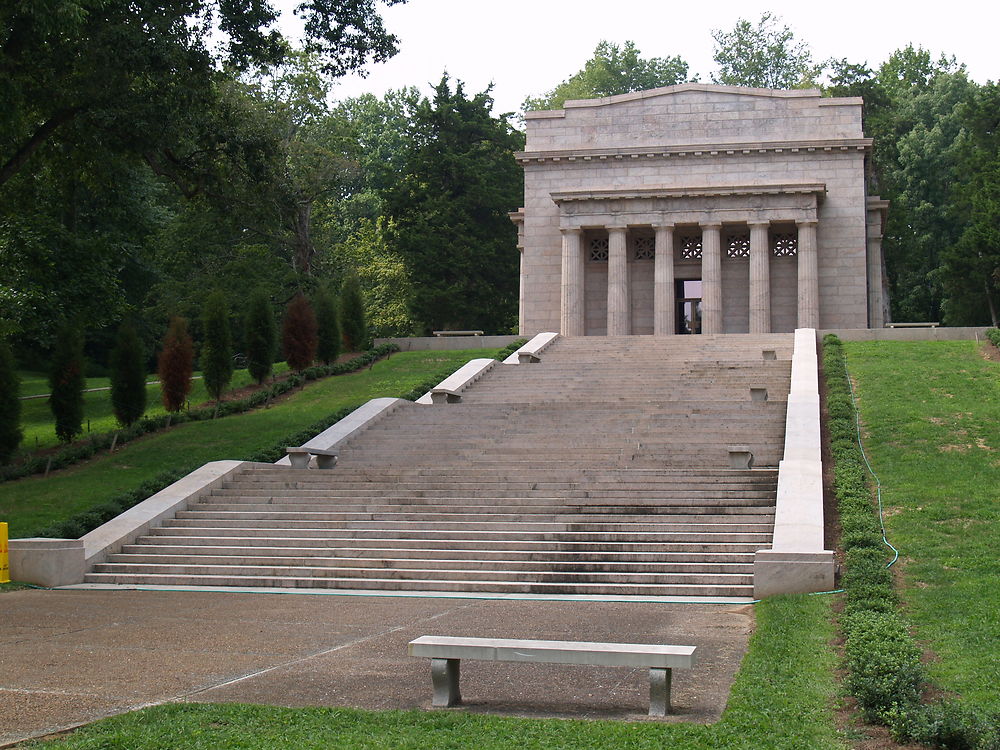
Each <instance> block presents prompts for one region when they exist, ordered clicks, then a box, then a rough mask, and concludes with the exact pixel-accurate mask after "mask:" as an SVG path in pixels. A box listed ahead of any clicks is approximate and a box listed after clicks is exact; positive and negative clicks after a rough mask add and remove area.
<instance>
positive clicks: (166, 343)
mask: <svg viewBox="0 0 1000 750" xmlns="http://www.w3.org/2000/svg"><path fill="white" fill-rule="evenodd" d="M193 370H194V342H192V341H191V334H189V333H188V329H187V320H186V319H184V318H171V319H170V327H169V328H168V329H167V335H166V336H165V337H164V338H163V350H162V351H161V352H160V357H159V360H158V361H157V368H156V371H157V373H158V374H159V377H160V393H161V395H162V398H163V408H165V409H166V410H167V411H168V412H178V411H180V410H181V409H183V408H184V402H185V401H187V397H188V394H189V393H190V392H191V373H192V372H193Z"/></svg>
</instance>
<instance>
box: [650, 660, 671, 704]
mask: <svg viewBox="0 0 1000 750" xmlns="http://www.w3.org/2000/svg"><path fill="white" fill-rule="evenodd" d="M670 677H671V675H670V670H669V669H657V668H656V667H650V669H649V715H650V716H666V715H667V714H669V713H670Z"/></svg>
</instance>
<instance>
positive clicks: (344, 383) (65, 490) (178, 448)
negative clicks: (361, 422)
mask: <svg viewBox="0 0 1000 750" xmlns="http://www.w3.org/2000/svg"><path fill="white" fill-rule="evenodd" d="M477 356H480V357H481V356H483V352H482V350H473V351H452V352H403V353H397V354H394V355H392V356H391V357H390V358H388V359H383V360H380V361H378V362H376V363H375V364H374V365H373V367H372V368H371V369H370V370H369V369H365V370H361V371H359V372H355V373H351V374H349V375H338V376H336V377H331V378H326V379H324V380H320V381H316V382H314V383H310V384H308V385H307V386H306V387H305V388H304V389H302V390H300V391H298V392H296V393H294V394H292V395H290V396H288V397H287V398H284V399H281V400H280V401H279V402H277V403H275V404H274V405H272V406H271V407H270V408H266V409H257V410H255V411H251V412H246V413H243V414H236V415H233V416H229V417H224V418H220V419H216V420H211V421H205V422H187V423H185V424H181V425H177V426H176V427H173V428H171V429H169V430H167V431H165V432H160V433H156V434H152V435H148V436H146V437H143V438H140V439H139V440H136V441H134V442H131V443H128V444H127V445H125V446H124V447H123V448H122V449H121V450H119V451H116V452H115V453H114V454H112V455H102V456H98V457H96V458H94V459H91V460H89V461H85V462H83V463H80V464H77V465H76V466H73V467H71V468H69V469H65V470H62V471H59V472H55V473H53V474H51V475H50V476H49V477H47V478H44V477H42V476H34V477H28V478H26V479H21V480H18V481H14V482H4V483H2V484H0V520H4V521H7V522H8V523H9V524H10V536H11V538H15V537H25V536H32V535H33V534H35V533H36V532H38V531H39V530H41V529H43V528H45V527H46V526H48V525H50V524H52V523H54V522H55V521H61V520H64V519H67V518H69V517H70V516H72V515H74V514H75V513H79V512H81V511H85V510H88V509H90V508H92V507H94V506H95V505H99V504H100V503H103V502H105V501H106V500H107V499H108V498H110V497H112V496H114V495H116V494H119V493H121V492H124V491H127V490H131V489H133V488H134V487H136V486H137V485H139V484H141V483H142V482H144V481H146V480H148V479H151V478H153V477H155V476H156V475H157V474H159V473H160V472H163V471H166V470H171V469H181V468H185V467H196V466H200V465H201V464H203V463H205V462H207V461H215V460H220V459H238V458H241V457H243V456H244V455H247V454H249V453H252V452H254V451H257V450H260V449H262V448H266V447H269V446H270V445H271V444H273V443H274V442H275V441H277V440H280V439H281V438H283V437H284V436H285V435H289V434H291V433H294V432H297V431H299V430H301V429H302V428H303V427H305V426H308V425H310V424H312V423H313V422H315V421H317V420H319V419H322V418H323V417H325V416H327V415H330V414H333V413H334V412H336V411H337V410H339V409H342V408H344V407H346V406H353V405H360V404H362V403H364V402H365V401H367V400H368V399H370V398H376V397H379V396H398V395H401V394H402V393H405V392H407V391H409V390H411V389H412V388H414V387H416V386H417V385H419V384H420V383H421V382H423V381H425V380H427V379H428V378H431V377H433V376H435V375H437V374H439V373H440V372H441V371H442V370H447V369H449V368H455V367H458V366H459V365H461V364H462V363H463V362H466V361H468V360H469V359H470V358H472V357H477Z"/></svg>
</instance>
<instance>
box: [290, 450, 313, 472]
mask: <svg viewBox="0 0 1000 750" xmlns="http://www.w3.org/2000/svg"><path fill="white" fill-rule="evenodd" d="M288 461H289V462H290V463H291V464H292V468H293V469H308V468H309V454H308V453H289V454H288Z"/></svg>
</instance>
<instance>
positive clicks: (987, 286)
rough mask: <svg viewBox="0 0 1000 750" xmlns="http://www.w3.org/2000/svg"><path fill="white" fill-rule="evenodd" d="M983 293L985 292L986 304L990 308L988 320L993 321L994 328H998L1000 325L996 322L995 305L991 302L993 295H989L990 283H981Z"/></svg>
mask: <svg viewBox="0 0 1000 750" xmlns="http://www.w3.org/2000/svg"><path fill="white" fill-rule="evenodd" d="M983 291H984V292H986V304H987V305H988V306H989V308H990V320H992V321H993V327H994V328H1000V323H998V322H997V305H996V302H994V301H993V295H992V294H990V282H989V281H984V282H983Z"/></svg>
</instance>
